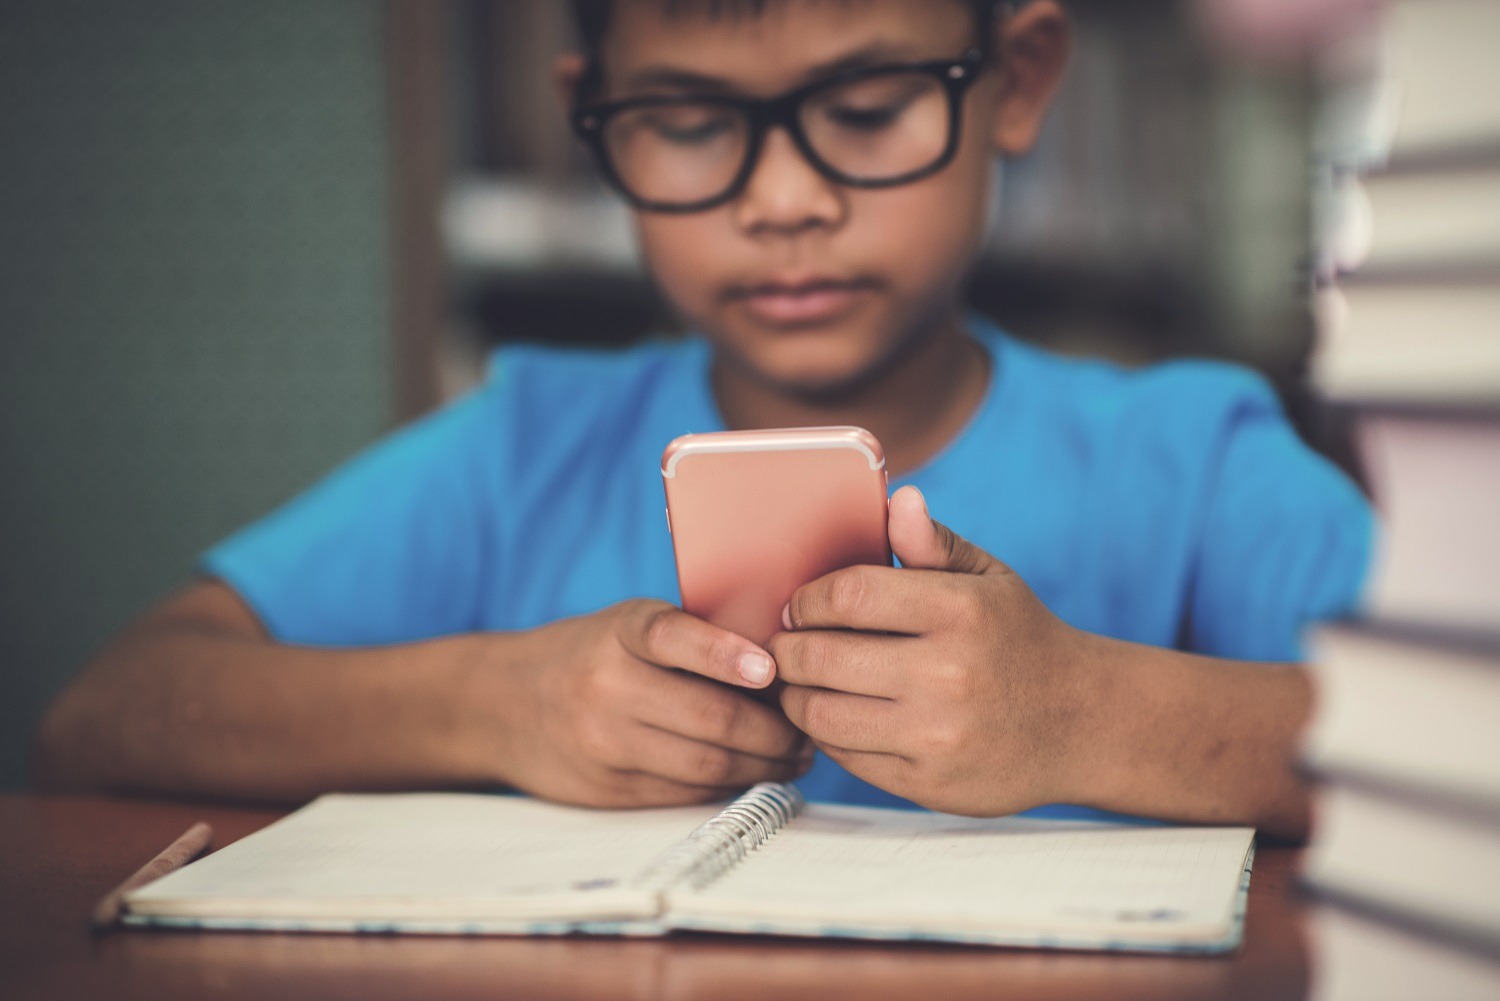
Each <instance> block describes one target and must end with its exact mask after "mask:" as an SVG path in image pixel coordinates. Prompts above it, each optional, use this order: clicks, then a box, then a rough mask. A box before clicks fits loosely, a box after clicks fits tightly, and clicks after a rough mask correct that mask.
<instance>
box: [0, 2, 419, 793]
mask: <svg viewBox="0 0 1500 1001" xmlns="http://www.w3.org/2000/svg"><path fill="white" fill-rule="evenodd" d="M384 32H385V9H384V6H383V5H382V4H380V3H377V2H375V0H317V2H307V0H253V2H243V0H240V2H228V0H133V2H130V3H113V2H110V0H96V2H91V3H90V2H80V0H24V2H16V0H0V789H3V788H15V787H17V786H19V785H20V784H22V783H23V782H24V776H25V759H26V755H27V751H28V747H29V743H30V739H31V734H32V731H33V729H34V727H35V723H36V719H37V717H38V716H39V715H40V713H41V711H42V709H43V708H44V707H45V705H46V703H47V702H48V700H49V699H50V698H51V697H52V695H53V694H54V693H55V692H56V691H58V690H59V689H60V688H61V686H62V685H63V683H64V682H65V681H66V680H67V678H68V677H70V676H71V675H72V673H73V672H74V671H76V670H77V668H78V667H79V666H80V665H81V664H82V662H83V661H84V660H85V659H86V658H87V656H88V655H89V653H90V651H91V650H93V649H95V648H96V647H97V646H98V644H99V643H100V642H101V641H102V640H103V639H104V638H105V637H106V636H108V635H109V634H110V633H111V632H112V631H113V630H115V629H117V628H118V627H119V626H120V625H121V624H123V623H124V622H126V621H127V620H128V619H129V618H131V617H132V616H133V615H135V614H136V613H138V612H139V611H141V610H142V609H143V608H144V607H146V606H147V605H148V604H150V603H151V602H153V601H154V600H156V599H158V598H159V597H161V596H162V595H163V594H165V593H166V592H168V591H169V590H171V589H172V588H174V587H176V586H178V585H180V584H182V583H183V582H184V581H186V580H187V579H188V578H189V575H190V572H191V568H192V564H193V559H194V554H195V553H197V552H198V551H199V550H200V549H201V548H202V547H203V546H205V545H207V544H209V543H211V542H212V541H214V540H215V539H216V538H218V537H220V536H222V535H223V534H224V533H226V532H228V531H230V530H232V529H233V528H234V527H235V526H237V525H239V524H242V523H243V522H245V521H247V520H248V519H250V518H253V517H255V516H256V515H258V514H260V513H262V512H264V511H266V510H267V509H269V508H270V507H271V506H273V505H274V504H276V503H277V502H278V501H280V500H282V499H284V498H286V497H287V496H289V495H290V494H292V493H293V492H295V491H296V490H297V489H298V488H299V487H301V486H303V485H305V484H307V483H308V482H310V481H311V480H313V479H314V478H316V477H317V476H318V475H319V474H321V473H322V472H324V471H326V470H327V469H328V468H330V467H331V466H332V465H333V464H335V463H336V462H337V461H338V460H339V459H340V458H342V457H344V456H346V455H348V454H349V453H350V452H351V451H353V450H355V449H357V448H358V447H359V446H360V445H362V444H364V443H365V442H367V441H369V440H371V439H372V438H373V437H375V436H376V435H377V434H378V433H379V432H380V431H381V430H382V429H383V428H384V427H385V426H386V423H387V420H388V413H387V411H388V405H387V400H388V397H389V392H388V382H389V379H388V365H387V358H388V350H387V343H386V342H387V337H388V330H389V321H388V316H387V313H388V298H389V294H388V282H387V272H388V267H389V246H388V244H389V240H388V236H389V226H390V222H389V218H388V216H389V213H388V203H389V190H388V188H389V183H388V169H389V165H388V151H387V141H386V129H387V123H386V108H385V83H386V79H385V78H386V68H385V36H384Z"/></svg>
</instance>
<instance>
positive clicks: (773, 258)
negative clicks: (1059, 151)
mask: <svg viewBox="0 0 1500 1001" xmlns="http://www.w3.org/2000/svg"><path fill="white" fill-rule="evenodd" d="M668 11H669V5H667V4H665V3H663V2H662V0H617V3H616V4H615V7H614V12H613V15H612V20H611V23H610V27H609V31H608V36H607V38H606V40H605V43H604V46H603V50H602V52H601V56H602V58H603V64H604V67H605V74H606V77H605V84H604V85H605V95H604V96H605V97H606V98H607V99H609V100H618V99H622V98H628V97H636V96H641V95H644V94H683V93H689V94H691V93H696V92H699V91H702V92H706V93H725V92H727V93H730V94H735V95H745V96H752V97H766V96H774V95H777V94H781V93H783V92H785V91H788V90H790V89H792V88H795V87H798V86H801V85H803V84H805V83H809V82H812V81H815V80H817V79H819V78H820V77H823V76H827V75H828V73H829V71H830V68H831V67H835V66H837V67H839V68H843V67H846V66H849V65H851V64H852V65H866V64H867V65H883V64H888V63H905V62H918V61H926V60H945V59H957V58H959V57H960V56H962V55H964V54H965V53H966V52H967V51H969V50H971V49H973V48H975V46H976V43H977V38H976V36H975V23H974V14H973V11H972V9H971V8H970V6H969V5H968V4H966V3H963V2H960V0H782V2H772V3H768V4H766V5H765V7H764V9H763V10H761V11H760V12H758V13H754V14H748V13H739V14H736V13H733V12H730V13H723V12H721V13H718V14H717V15H715V14H712V13H710V12H709V5H707V4H703V5H692V4H688V5H679V6H678V8H677V9H676V10H673V11H671V12H670V13H669V12H668ZM1002 58H1003V57H1002ZM669 78H670V79H671V80H672V81H673V83H672V85H670V86H664V85H663V83H662V81H663V80H667V79H669ZM687 81H690V82H687ZM1008 89H1010V88H1009V87H1008V84H1007V82H1006V80H1005V78H1004V74H1003V71H1002V72H995V71H990V72H986V73H985V74H984V75H983V77H981V79H980V80H979V82H978V83H977V84H976V85H975V86H973V87H972V88H971V89H970V90H969V92H968V94H967V96H966V97H965V99H964V105H963V109H962V118H961V122H962V125H961V134H960V136H961V137H960V143H959V146H958V149H957V153H956V155H955V156H954V158H953V160H952V162H951V163H949V164H948V165H947V166H946V167H945V168H944V169H942V170H940V171H938V172H937V173H936V174H933V175H931V176H929V177H926V178H923V179H921V180H918V181H915V182H912V183H908V184H904V185H901V186H897V187H890V188H878V189H863V188H852V187H847V186H844V185H841V184H838V183H836V182H834V181H831V180H829V179H827V178H825V177H823V176H822V175H820V174H819V173H818V172H817V171H816V170H815V169H814V168H813V167H812V166H811V165H810V164H809V163H808V162H807V160H806V159H804V158H803V156H802V154H801V153H800V152H799V151H798V150H797V148H796V146H795V145H794V144H793V142H792V140H791V138H790V137H789V136H788V135H787V134H786V132H785V131H784V130H782V129H779V128H773V129H772V130H771V131H770V132H769V133H768V134H767V135H766V137H765V142H764V145H763V146H762V148H761V151H760V155H759V158H758V160H757V162H756V165H755V168H754V171H753V173H752V175H751V177H750V179H749V182H748V184H747V185H746V186H745V188H744V190H743V191H742V192H741V193H740V194H739V195H738V196H737V197H735V198H734V199H732V200H731V201H729V202H727V203H726V204H723V205H720V206H718V207H716V208H711V209H707V210H703V211H698V212H691V213H686V214H664V213H657V212H638V213H637V214H636V221H637V228H638V233H639V237H640V242H641V247H642V250H643V252H644V255H645V258H646V261H647V263H648V266H649V267H650V269H651V271H652V273H653V274H654V275H655V277H656V279H657V281H658V282H659V283H660V285H661V287H662V288H663V290H664V291H665V293H666V294H667V295H668V297H669V298H670V299H671V300H672V302H673V304H674V305H675V306H676V307H677V309H679V310H680V311H681V312H682V313H683V315H684V316H685V318H686V319H687V320H688V321H689V322H690V323H691V324H693V325H694V326H695V327H696V328H697V329H699V330H701V331H703V332H704V333H705V334H707V335H708V336H709V337H710V338H711V339H712V340H713V341H714V343H715V346H716V347H717V348H718V350H719V354H720V357H721V358H722V359H723V360H724V361H725V362H726V363H728V364H730V365H732V366H734V367H735V368H736V369H737V370H738V371H739V372H740V373H741V374H743V375H746V376H748V377H750V378H753V379H754V380H756V381H758V382H760V383H762V384H765V385H766V386H767V387H768V388H772V389H774V390H777V391H780V392H785V393H789V394H793V395H796V396H800V397H828V396H837V395H839V394H840V393H842V392H845V391H848V390H851V389H855V388H857V387H858V386H859V385H861V384H862V383H864V382H865V381H867V380H868V379H870V378H872V377H875V376H877V375H878V374H879V373H880V372H881V371H883V369H884V368H885V366H887V365H889V364H892V363H895V362H897V361H899V359H900V358H901V356H902V355H903V353H904V351H905V349H907V348H909V347H912V346H914V345H915V343H916V341H917V340H918V339H920V338H922V337H923V336H926V335H928V334H930V332H932V331H934V330H935V329H938V328H939V327H940V325H942V324H943V323H945V322H946V321H948V320H949V319H950V318H951V317H952V316H953V315H954V311H955V309H956V307H957V303H958V299H959V295H960V289H961V286H962V283H963V281H964V279H965V277H966V273H967V271H968V269H969V266H970V264H971V263H972V260H973V258H974V255H975V253H976V251H977V248H978V246H979V241H980V238H981V236H982V232H983V227H984V222H985V217H986V211H987V206H988V199H989V190H990V178H991V165H992V159H993V156H994V154H995V153H996V152H997V144H998V147H999V148H1000V150H1001V151H1003V152H1019V150H1014V149H1004V146H1005V144H1006V139H1005V138H1004V136H1005V135H1007V134H1009V133H1006V132H1005V129H1004V128H1003V127H1002V126H1001V123H1003V122H1004V121H1006V120H1007V115H1009V116H1010V118H1014V117H1015V116H1016V114H1017V112H1016V109H1015V107H1014V105H1015V100H1014V99H1013V98H1012V99H1010V100H1009V101H1007V100H1006V93H1007V90H1008ZM1046 91H1047V94H1048V95H1050V86H1049V87H1047V88H1046ZM1040 103H1041V108H1037V109H1035V111H1034V114H1035V116H1036V117H1037V118H1038V119H1039V117H1040V114H1041V111H1042V109H1043V108H1044V107H1045V99H1043V100H1041V102H1040ZM1011 124H1012V125H1014V122H1012V123H1011ZM1023 131H1024V130H1023ZM1013 132H1014V129H1012V133H1013ZM1031 134H1032V135H1034V128H1033V129H1032V130H1031ZM1029 141H1030V140H1029V138H1028V139H1027V140H1026V142H1028V143H1029Z"/></svg>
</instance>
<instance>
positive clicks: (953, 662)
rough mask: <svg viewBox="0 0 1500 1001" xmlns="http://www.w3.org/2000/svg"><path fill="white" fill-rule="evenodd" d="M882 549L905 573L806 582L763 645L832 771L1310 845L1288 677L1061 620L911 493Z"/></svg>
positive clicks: (963, 802) (1301, 701)
mask: <svg viewBox="0 0 1500 1001" xmlns="http://www.w3.org/2000/svg"><path fill="white" fill-rule="evenodd" d="M891 543H892V547H893V549H895V550H896V552H897V553H898V555H900V556H901V559H902V563H903V569H901V570H891V569H887V568H878V567H861V568H854V569H852V570H846V571H840V572H838V573H835V574H830V575H829V576H827V577H824V578H822V579H821V580H819V581H816V582H814V583H813V584H810V585H808V586H807V587H805V588H803V589H802V590H800V591H799V592H798V593H797V594H796V595H795V596H794V597H793V599H792V602H791V604H790V605H789V606H788V610H787V615H788V620H789V621H788V624H789V626H790V627H791V628H790V629H789V631H788V632H785V633H782V634H781V635H779V636H777V637H776V638H775V639H773V640H772V641H771V643H770V649H771V652H772V653H773V655H774V656H775V657H776V659H777V663H778V670H779V671H780V674H781V676H782V678H783V679H784V680H786V681H787V682H788V688H787V689H786V690H785V691H784V692H783V695H782V705H783V707H784V708H785V709H786V712H787V715H788V716H789V717H790V718H791V720H792V721H793V722H794V723H796V724H797V725H798V726H799V727H800V728H802V729H803V730H804V731H806V732H807V733H808V734H809V735H810V736H811V737H812V738H813V739H814V741H816V742H817V743H818V745H819V746H820V747H822V748H823V749H824V750H825V751H826V752H827V753H828V754H829V755H830V756H831V757H833V758H834V759H835V760H837V761H839V763H840V764H842V765H844V767H846V768H848V769H849V770H850V771H852V772H854V773H855V774H858V775H859V776H861V777H862V778H864V779H866V780H867V781H870V782H872V783H874V784H876V785H878V786H881V787H882V788H884V789H887V790H889V791H891V792H894V793H896V794H898V795H901V796H905V797H907V798H909V799H912V800H914V801H916V802H918V803H921V804H922V805H924V806H929V807H933V808H935V809H941V810H946V811H949V812H954V813H967V814H977V815H996V814H1003V813H1011V812H1015V811H1019V810H1024V809H1028V808H1030V807H1034V806H1038V805H1041V804H1044V803H1054V802H1068V803H1078V804H1082V805H1086V806H1094V807H1099V808H1102V809H1108V810H1115V811H1119V812H1124V813H1132V814H1137V815H1143V816H1153V817H1159V818H1162V819H1167V820H1177V821H1187V822H1198V823H1233V824H1251V825H1254V826H1256V827H1259V828H1261V829H1263V830H1264V831H1266V832H1267V833H1268V834H1272V835H1275V836H1280V837H1287V838H1293V839H1296V838H1301V837H1304V836H1305V835H1306V831H1307V824H1308V805H1307V801H1308V797H1307V791H1306V788H1305V787H1304V784H1303V782H1302V780H1301V779H1300V778H1299V777H1298V775H1297V773H1296V771H1295V769H1294V767H1293V765H1294V761H1295V754H1296V747H1297V740H1298V735H1299V731H1300V729H1301V727H1302V725H1303V724H1304V723H1305V721H1306V719H1307V717H1308V714H1309V710H1310V701H1311V698H1310V691H1309V685H1308V682H1307V679H1306V677H1305V675H1304V674H1303V672H1302V671H1301V669H1300V668H1298V667H1296V666H1295V665H1272V664H1251V663H1245V662H1238V661H1225V660H1216V659H1213V658H1209V657H1201V656H1195V655H1192V654H1184V653H1179V652H1176V651H1172V650H1164V649H1158V648H1154V647H1148V646H1142V645H1139V644H1133V643H1126V642H1122V641H1118V640H1113V639H1109V638H1106V637H1102V636H1097V635H1093V634H1090V633H1085V632H1082V631H1080V630H1077V629H1074V628H1073V627H1071V626H1068V625H1067V624H1066V623H1064V622H1062V621H1061V620H1059V619H1058V618H1057V617H1056V616H1054V615H1052V613H1051V612H1050V611H1048V609H1047V608H1046V607H1045V606H1044V605H1043V604H1042V603H1041V602H1040V601H1039V600H1038V599H1037V598H1036V596H1035V595H1034V594H1032V593H1031V591H1030V589H1029V588H1028V587H1027V586H1026V584H1025V583H1024V582H1023V581H1022V580H1021V579H1020V578H1019V577H1017V576H1016V575H1015V574H1014V573H1013V572H1011V571H1010V570H1009V568H1007V567H1005V566H1004V565H1003V564H1001V563H1000V562H999V561H998V560H995V559H994V558H993V557H991V556H989V555H988V554H987V553H985V552H983V551H982V550H980V549H978V548H977V547H975V546H973V545H971V544H970V543H968V542H966V541H964V540H963V539H960V538H958V537H957V536H955V535H953V533H951V532H950V531H948V530H947V529H946V528H944V527H943V526H941V525H938V524H937V523H936V522H933V521H931V519H930V517H929V516H928V515H927V512H926V508H925V505H924V504H923V503H922V502H921V497H920V494H917V493H916V492H915V491H913V490H908V489H903V490H902V491H898V493H897V494H896V496H895V497H893V498H892V501H891ZM850 630H854V631H850ZM892 634H896V635H892Z"/></svg>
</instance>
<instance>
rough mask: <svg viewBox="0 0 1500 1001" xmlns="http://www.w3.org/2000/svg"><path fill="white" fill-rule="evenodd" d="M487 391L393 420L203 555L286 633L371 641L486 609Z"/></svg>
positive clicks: (418, 634) (491, 445)
mask: <svg viewBox="0 0 1500 1001" xmlns="http://www.w3.org/2000/svg"><path fill="white" fill-rule="evenodd" d="M497 420H498V417H497V415H496V412H495V407H494V404H493V400H492V399H491V398H490V394H488V393H486V392H485V390H480V391H478V392H476V393H474V394H472V395H470V396H468V397H465V398H463V399H461V400H459V401H458V402H456V403H454V404H451V405H450V406H448V407H446V408H444V409H442V410H439V411H437V412H436V413H434V414H432V415H430V416H428V417H426V418H423V419H422V420H419V421H417V422H416V423H414V424H412V425H409V426H408V427H406V428H404V429H402V430H400V431H398V432H396V433H395V434H393V435H391V436H390V437H388V438H386V439H385V440H383V441H381V442H379V443H377V444H376V445H374V446H373V447H372V448H370V449H369V450H367V451H366V452H364V453H363V454H361V455H359V456H357V457H356V458H354V459H353V460H351V461H350V462H348V463H347V464H345V465H344V466H343V467H341V468H339V469H338V470H336V471H335V472H333V473H332V474H331V475H329V476H328V477H327V478H325V479H324V480H323V481H322V482H320V483H318V484H317V485H315V486H313V487H312V488H311V489H309V490H307V491H306V492H305V493H303V494H302V495H301V496H299V497H297V498H295V499H294V500H292V501H290V502H289V503H287V504H286V505H284V506H283V507H281V508H280V509H278V510H276V511H274V512H272V513H271V514H269V515H267V516H266V517H264V518H262V519H261V520H260V521H257V522H255V523H253V524H251V525H249V526H248V527H246V528H244V529H242V530H240V531H239V532H238V533H236V534H234V535H232V536H230V537H229V538H228V539H226V540H224V541H223V542H221V543H219V544H218V545H216V546H214V547H213V548H212V549H210V550H209V551H208V552H207V553H205V554H204V555H203V556H202V558H201V560H200V563H199V567H198V569H199V571H200V572H201V573H202V574H205V575H207V576H211V577H215V578H218V579H219V580H221V581H223V582H224V583H226V584H228V585H229V586H230V587H232V588H233V589H234V590H235V591H236V592H238V593H239V595H240V596H241V597H242V598H243V599H244V600H245V602H246V603H248V604H249V605H250V607H251V608H252V609H253V610H254V611H255V613H256V614H257V615H258V616H259V617H260V619H261V621H262V622H263V623H264V624H265V626H266V628H267V629H268V630H269V631H270V633H271V635H272V636H274V637H276V638H277V639H279V640H281V641H283V642H287V643H300V644H310V645H322V646H367V645H375V644H383V643H399V642H409V641H413V640H418V639H425V638H429V637H433V636H440V635H446V634H451V633H456V632H463V631H467V630H470V629H472V628H474V625H475V623H476V622H477V620H478V607H479V604H478V603H479V602H480V601H481V600H482V595H481V590H482V585H483V580H484V579H485V577H484V573H485V564H486V561H488V560H491V559H493V558H494V554H492V553H490V552H488V551H487V547H486V540H487V539H494V538H495V537H496V535H495V533H494V532H493V531H491V530H490V526H488V524H487V522H488V520H489V519H491V518H493V517H495V516H496V512H495V510H494V507H495V506H494V504H493V503H492V502H491V501H492V495H493V493H494V486H493V482H492V480H493V475H494V472H493V471H494V469H495V468H496V466H497V463H498V461H499V459H498V451H499V449H500V448H501V434H500V432H501V431H502V430H503V429H501V428H497V427H495V426H494V425H495V423H496V421H497Z"/></svg>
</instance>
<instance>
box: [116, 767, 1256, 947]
mask: <svg viewBox="0 0 1500 1001" xmlns="http://www.w3.org/2000/svg"><path fill="white" fill-rule="evenodd" d="M1253 844H1254V831H1252V830H1250V829H1249V828H1213V827H1165V826H1155V825H1153V826H1146V825H1142V824H1131V823H1124V822H1121V823H1107V822H1095V821H1057V820H1040V819H1029V818H1025V817H1007V818H999V819H974V818H966V817H953V816H947V815H943V814H935V813H921V812H915V811H907V810H883V809H874V808H869V807H857V806H837V805H831V804H821V803H819V804H811V805H809V804H806V803H804V802H803V799H802V796H801V794H800V793H799V792H798V791H797V789H796V787H794V786H791V785H779V784H764V785H759V786H756V787H755V788H753V789H751V790H750V791H749V792H747V793H746V794H745V795H743V796H741V797H740V798H739V799H737V800H735V801H733V802H732V803H730V804H728V805H727V806H722V807H713V806H710V807H687V808H672V809H664V810H637V811H622V812H601V811H595V810H583V809H575V808H570V807H564V806H557V805H554V804H549V803H542V802H538V801H536V800H532V799H525V798H521V797H515V796H488V795H476V794H458V793H415V794H399V795H350V794H339V795H330V796H324V797H322V798H320V799H318V800H316V801H314V802H313V803H312V804H310V805H308V806H306V807H304V808H303V809H301V810H298V811H297V812H296V813H293V814H291V815H289V816H287V817H286V818H284V819H282V820H280V821H278V822H276V823H274V824H272V825H270V826H269V827H267V828H265V829H263V830H261V831H259V832H257V833H255V834H251V835H250V836H248V837H246V838H244V839H243V840H240V841H237V842H235V843H233V844H231V845H229V846H227V847H225V848H223V849H221V850H220V851H217V852H215V853H213V854H212V855H209V856H207V857H206V858H203V859H200V860H199V861H197V862H195V863H193V864H191V865H189V866H187V867H185V868H183V869H181V870H179V871H177V872H174V873H172V874H171V875H168V876H166V877H165V878H163V879H161V880H158V881H157V882H155V883H152V884H150V885H148V886H145V887H143V888H141V889H139V890H136V891H134V892H133V893H131V894H130V895H128V896H127V897H126V900H125V912H124V915H123V917H122V920H123V921H124V922H125V923H127V924H132V925H157V926H172V927H195V928H223V929H251V930H267V931H339V932H379V933H392V932H412V933H452V934H526V935H541V934H566V933H593V934H615V935H662V934H667V933H669V932H672V931H675V930H680V929H692V930H698V931H713V932H728V933H741V934H774V935H801V936H815V937H828V938H834V937H844V938H860V939H914V940H929V941H948V942H965V943H974V944H987V945H1016V946H1041V947H1058V948H1073V949H1115V950H1129V951H1173V952H1179V951H1180V952H1221V951H1224V950H1227V949H1232V948H1234V947H1235V946H1236V945H1237V944H1238V943H1239V940H1240V934H1241V928H1242V925H1243V915H1244V905H1245V896H1246V890H1247V888H1248V886H1249V878H1250V864H1251V858H1252V854H1253Z"/></svg>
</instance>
